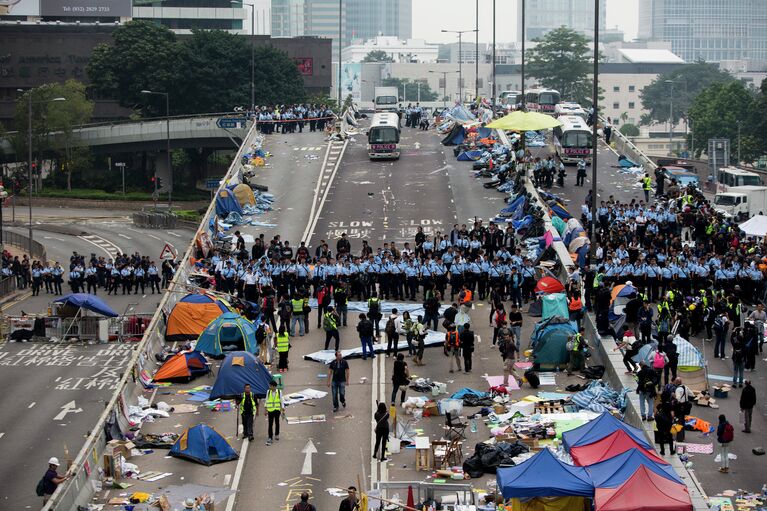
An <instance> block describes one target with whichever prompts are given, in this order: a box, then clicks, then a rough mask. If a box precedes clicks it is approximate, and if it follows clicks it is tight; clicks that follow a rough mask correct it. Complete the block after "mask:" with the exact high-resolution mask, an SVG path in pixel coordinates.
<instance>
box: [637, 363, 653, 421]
mask: <svg viewBox="0 0 767 511" xmlns="http://www.w3.org/2000/svg"><path fill="white" fill-rule="evenodd" d="M637 380H638V382H637V394H639V413H640V414H641V415H642V420H643V421H644V420H646V421H651V420H654V419H655V417H654V415H653V411H654V407H655V394H656V390H655V386H656V384H657V383H658V382H657V380H656V379H655V371H654V370H653V368H652V367H650V366H648V365H647V363H645V361H644V360H642V361H640V362H639V372H638V373H637ZM645 407H646V408H645ZM645 409H646V411H647V414H645Z"/></svg>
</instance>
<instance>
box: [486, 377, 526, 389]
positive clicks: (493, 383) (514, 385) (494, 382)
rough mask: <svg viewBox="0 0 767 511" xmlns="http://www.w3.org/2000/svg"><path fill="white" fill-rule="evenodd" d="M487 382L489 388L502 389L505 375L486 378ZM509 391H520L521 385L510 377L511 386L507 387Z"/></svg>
mask: <svg viewBox="0 0 767 511" xmlns="http://www.w3.org/2000/svg"><path fill="white" fill-rule="evenodd" d="M484 378H485V380H487V384H488V386H490V387H491V388H492V387H500V386H502V385H503V375H501V376H488V375H485V376H484ZM506 388H507V389H509V390H519V383H518V382H517V379H516V378H514V377H512V376H509V384H508V385H507V386H506Z"/></svg>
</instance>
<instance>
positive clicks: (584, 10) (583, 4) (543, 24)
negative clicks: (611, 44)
mask: <svg viewBox="0 0 767 511" xmlns="http://www.w3.org/2000/svg"><path fill="white" fill-rule="evenodd" d="M605 3H606V0H600V2H599V4H600V9H601V11H600V19H599V30H600V32H601V31H602V30H604V29H605ZM518 4H519V6H518V7H517V9H518V12H519V13H520V14H519V15H520V17H521V13H522V2H519V3H518ZM563 25H564V26H565V27H567V28H571V29H573V30H575V31H577V32H580V33H582V34H585V35H587V36H589V37H593V35H594V0H526V2H525V33H526V34H527V40H528V41H530V40H533V39H539V38H541V37H543V36H544V35H546V33H547V32H550V31H552V30H554V29H555V28H559V27H561V26H563Z"/></svg>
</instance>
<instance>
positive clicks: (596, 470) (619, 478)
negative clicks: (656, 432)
mask: <svg viewBox="0 0 767 511" xmlns="http://www.w3.org/2000/svg"><path fill="white" fill-rule="evenodd" d="M641 466H645V467H647V468H648V469H649V470H651V471H652V472H655V473H656V474H657V475H659V476H661V477H665V478H666V479H668V480H669V481H674V482H675V483H679V484H684V481H682V479H681V478H680V477H679V476H678V475H677V473H676V472H675V471H674V467H672V466H671V465H661V464H660V463H656V462H655V461H653V460H651V459H650V458H648V457H647V456H645V455H644V453H643V452H641V451H640V450H639V449H629V450H628V451H626V452H624V453H623V454H619V455H617V456H615V457H614V458H609V459H606V460H604V461H600V462H599V463H595V464H594V465H590V466H588V467H586V472H588V474H589V476H590V477H591V480H592V481H594V486H595V487H597V488H615V487H617V486H620V485H622V484H623V483H625V482H626V481H628V479H629V478H630V477H631V476H632V475H634V473H635V472H636V471H637V470H638V469H639V467H641Z"/></svg>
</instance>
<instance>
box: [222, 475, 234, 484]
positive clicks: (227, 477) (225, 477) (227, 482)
mask: <svg viewBox="0 0 767 511" xmlns="http://www.w3.org/2000/svg"><path fill="white" fill-rule="evenodd" d="M230 482H232V474H226V475H225V476H224V486H229V483H230Z"/></svg>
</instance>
